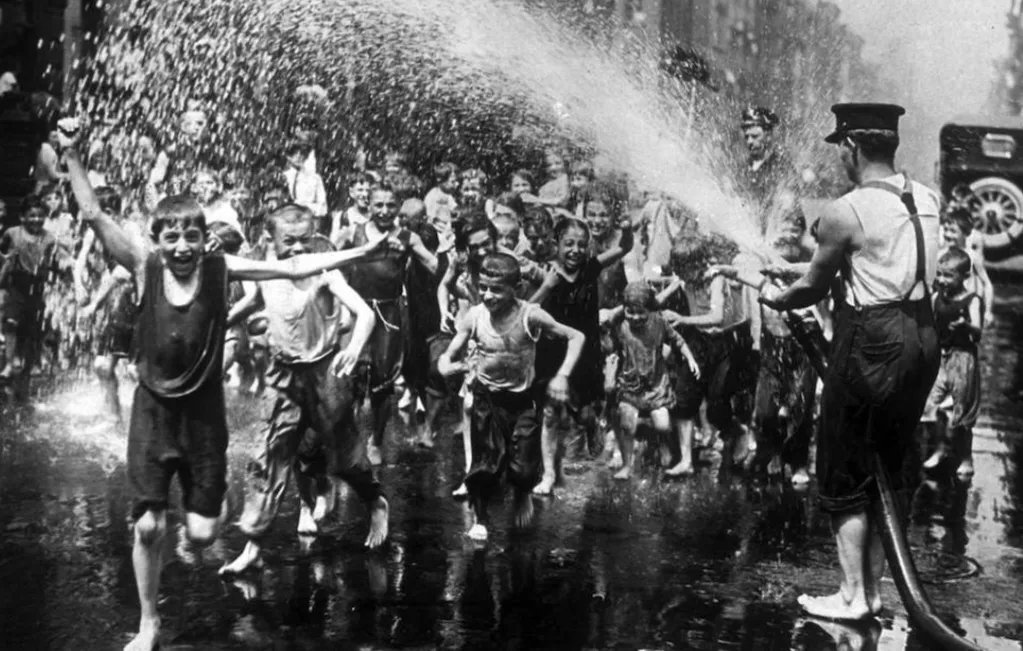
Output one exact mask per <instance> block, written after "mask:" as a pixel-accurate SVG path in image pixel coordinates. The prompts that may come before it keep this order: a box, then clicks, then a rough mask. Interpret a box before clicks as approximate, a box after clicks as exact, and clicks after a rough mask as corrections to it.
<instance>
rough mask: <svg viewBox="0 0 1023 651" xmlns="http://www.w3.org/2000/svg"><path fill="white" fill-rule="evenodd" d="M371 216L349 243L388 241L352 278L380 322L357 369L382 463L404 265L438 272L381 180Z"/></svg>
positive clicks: (400, 337) (400, 345) (399, 353)
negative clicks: (412, 263)
mask: <svg viewBox="0 0 1023 651" xmlns="http://www.w3.org/2000/svg"><path fill="white" fill-rule="evenodd" d="M370 209H371V211H372V218H371V219H370V221H368V222H367V223H365V224H363V225H362V226H361V227H358V228H356V230H355V234H354V236H353V239H352V242H351V243H350V246H352V245H354V246H356V247H363V246H365V245H366V244H367V243H369V242H373V241H376V240H377V239H379V238H384V239H386V241H387V242H388V245H387V246H386V247H384V248H383V249H382V250H381V251H379V252H377V253H375V254H374V255H372V256H370V257H368V258H366V259H365V260H363V261H362V262H361V263H360V264H359V265H358V266H356V267H353V268H352V270H351V272H350V274H349V279H348V282H349V283H350V284H351V286H352V287H353V288H354V289H355V291H356V292H357V293H358V294H359V295H360V296H361V297H362V298H363V299H364V300H365V301H366V302H367V303H369V304H370V306H371V307H372V308H373V311H374V312H375V313H376V317H377V322H376V326H375V327H374V328H373V336H372V337H371V339H370V342H369V345H367V346H365V347H364V348H363V349H362V355H361V357H360V364H359V368H358V370H357V371H356V375H357V377H358V379H357V381H356V389H355V391H356V397H357V399H359V400H360V401H361V399H362V398H364V397H366V396H367V395H368V396H369V400H370V411H371V412H372V422H373V430H372V433H371V440H370V442H369V444H368V445H367V447H366V453H367V455H368V456H369V460H370V462H371V463H372V464H373V465H375V466H376V465H380V464H381V463H382V462H383V452H382V447H383V444H384V431H385V430H386V428H387V422H388V420H389V419H390V417H391V402H392V400H391V398H392V396H393V394H394V384H395V382H396V381H397V379H398V376H399V375H401V365H402V357H403V353H404V346H405V343H404V336H405V333H404V331H403V328H402V314H401V303H400V301H401V296H402V292H403V291H404V289H405V269H406V267H407V266H408V264H409V261H410V260H413V259H414V261H415V264H419V265H421V266H422V267H423V269H425V270H426V271H427V272H428V273H431V274H435V273H437V257H436V256H435V255H434V254H433V253H431V252H430V251H429V250H428V249H427V248H426V246H425V245H424V244H423V240H422V239H420V237H419V236H418V235H416V234H415V233H412V232H411V231H409V230H407V229H404V228H402V227H401V226H399V225H398V223H397V218H398V201H397V199H396V198H395V196H394V191H393V190H392V189H391V188H390V187H389V186H386V185H378V186H377V187H375V188H374V189H373V190H372V191H371V193H370Z"/></svg>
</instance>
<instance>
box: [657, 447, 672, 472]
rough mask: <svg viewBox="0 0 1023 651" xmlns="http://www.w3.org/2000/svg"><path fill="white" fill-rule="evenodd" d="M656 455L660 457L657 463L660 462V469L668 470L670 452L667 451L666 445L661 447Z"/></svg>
mask: <svg viewBox="0 0 1023 651" xmlns="http://www.w3.org/2000/svg"><path fill="white" fill-rule="evenodd" d="M658 453H659V455H660V458H659V459H658V461H659V462H660V464H661V467H662V468H670V467H671V450H669V449H668V446H667V445H662V446H661V447H660V450H659V451H658Z"/></svg>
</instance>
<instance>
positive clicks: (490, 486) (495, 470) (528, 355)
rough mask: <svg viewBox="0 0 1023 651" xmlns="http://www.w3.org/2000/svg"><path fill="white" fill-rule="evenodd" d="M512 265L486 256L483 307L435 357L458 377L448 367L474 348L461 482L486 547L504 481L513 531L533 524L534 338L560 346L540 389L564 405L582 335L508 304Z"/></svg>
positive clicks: (536, 465)
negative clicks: (468, 463) (511, 496)
mask: <svg viewBox="0 0 1023 651" xmlns="http://www.w3.org/2000/svg"><path fill="white" fill-rule="evenodd" d="M519 280H520V278H519V263H518V261H517V260H516V259H515V257H514V256H511V255H508V254H506V253H490V254H488V255H487V256H486V257H485V258H484V259H483V262H482V264H481V267H480V276H479V281H478V287H479V290H480V296H481V300H482V303H481V304H480V305H475V306H473V307H472V308H470V309H469V311H468V312H466V314H465V316H464V317H463V318H462V319H460V320H459V322H458V326H457V330H456V333H455V337H454V338H453V339H452V341H451V344H450V345H449V346H448V349H447V350H446V351H445V352H444V354H442V355H441V356H440V358H439V359H438V362H437V365H438V368H439V370H440V372H441V373H443V374H445V375H451V374H455V373H460V372H464V371H465V370H466V368H465V365H464V363H462V362H459V363H455V362H453V361H452V358H453V357H455V356H457V355H459V354H460V353H461V352H462V350H463V349H464V348H465V347H466V344H467V343H468V342H469V341H470V340H471V341H473V342H475V343H476V358H477V359H476V373H475V381H474V383H473V387H472V390H473V406H472V417H471V426H470V427H471V430H470V440H471V445H472V450H473V462H472V467H471V468H470V469H469V473H468V476H467V477H466V479H465V484H466V487H467V488H468V490H469V498H470V502H471V506H472V510H473V516H474V522H473V525H472V527H471V528H470V529H469V531H468V535H469V537H470V538H473V539H474V540H486V538H487V536H488V531H487V526H488V525H489V516H488V512H487V507H488V505H489V503H490V501H491V499H492V498H493V496H494V495H495V493H496V492H497V491H498V489H499V488H500V484H501V480H502V478H504V479H506V480H507V482H508V483H509V484H511V486H512V487H513V489H514V492H515V524H516V526H519V527H523V526H526V525H528V524H529V522H530V521H531V520H532V517H533V503H532V500H531V498H530V494H529V491H530V488H531V487H532V486H533V484H534V483H535V482H536V479H537V476H538V475H539V473H540V458H539V457H540V454H539V453H540V429H541V427H540V422H539V419H538V417H537V411H538V404H537V396H536V395H535V393H534V391H533V387H534V378H535V368H536V355H537V346H536V343H537V341H538V340H539V339H540V337H541V336H544V335H546V336H548V337H556V338H558V339H563V340H565V341H566V347H565V352H564V354H563V355H562V356H561V358H560V360H559V361H560V366H559V368H558V370H557V372H556V373H555V375H554V376H553V377H552V378H551V379H550V381H549V382H547V384H546V392H547V397H548V399H549V400H551V401H553V402H562V401H564V400H566V399H567V398H568V378H569V375H570V374H571V373H572V369H573V367H574V366H575V363H576V361H577V360H578V359H579V355H580V353H581V352H582V349H583V343H584V338H583V334H582V333H581V332H579V331H578V330H574V329H573V328H570V327H567V326H565V325H563V324H561V323H558V322H557V321H555V320H554V319H553V318H552V317H551V316H550V315H549V314H548V313H547V312H545V311H544V310H543V309H542V308H540V307H539V306H537V305H535V304H532V303H527V302H525V301H522V300H520V299H517V298H515V289H516V287H517V286H518V284H519Z"/></svg>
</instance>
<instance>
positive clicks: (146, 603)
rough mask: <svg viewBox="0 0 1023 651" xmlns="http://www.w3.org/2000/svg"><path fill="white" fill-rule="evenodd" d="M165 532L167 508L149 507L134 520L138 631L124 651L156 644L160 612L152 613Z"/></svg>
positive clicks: (147, 650)
mask: <svg viewBox="0 0 1023 651" xmlns="http://www.w3.org/2000/svg"><path fill="white" fill-rule="evenodd" d="M166 535H167V511H166V510H162V509H161V510H159V511H153V510H149V511H146V512H145V513H143V514H142V517H141V518H139V519H138V520H137V521H136V522H135V543H134V545H133V547H132V551H131V562H132V566H133V567H134V568H135V587H136V588H138V593H139V607H140V610H141V612H140V614H139V632H138V635H136V636H135V638H134V639H132V641H131V642H129V643H128V645H127V646H125V647H124V648H125V651H150V650H151V649H153V648H155V647H156V646H157V643H158V637H159V634H160V615H159V614H158V613H157V612H156V603H157V598H158V597H159V593H160V569H161V567H162V562H161V561H162V558H161V556H162V553H163V539H164V537H165V536H166Z"/></svg>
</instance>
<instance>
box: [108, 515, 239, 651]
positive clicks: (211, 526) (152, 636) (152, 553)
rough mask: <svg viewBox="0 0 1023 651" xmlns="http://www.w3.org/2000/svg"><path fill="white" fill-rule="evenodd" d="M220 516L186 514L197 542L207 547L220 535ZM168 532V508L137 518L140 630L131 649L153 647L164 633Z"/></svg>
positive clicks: (134, 555)
mask: <svg viewBox="0 0 1023 651" xmlns="http://www.w3.org/2000/svg"><path fill="white" fill-rule="evenodd" d="M219 525H220V519H219V518H210V517H206V516H202V515H199V514H197V513H186V514H185V527H186V530H187V532H188V539H189V541H190V542H191V543H192V544H193V545H198V546H200V547H205V546H207V545H209V544H210V543H212V542H213V541H214V539H216V537H217V531H218V529H219ZM166 535H167V511H166V510H164V509H161V510H158V511H154V510H148V511H146V512H145V513H143V514H142V517H141V518H139V519H138V521H136V522H135V543H134V546H133V548H132V552H131V560H132V565H133V566H134V568H135V585H136V587H137V588H138V593H139V605H140V610H141V612H140V616H139V632H138V635H136V636H135V638H134V639H132V641H131V642H129V643H128V645H127V646H125V647H124V648H125V649H126V650H127V651H139V650H145V651H149V650H150V649H153V648H154V647H155V646H156V645H157V643H158V638H159V635H160V615H159V614H158V613H157V611H156V605H157V599H158V597H159V594H160V569H161V567H162V563H161V560H162V559H161V556H162V552H163V540H164V538H165V537H166Z"/></svg>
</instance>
